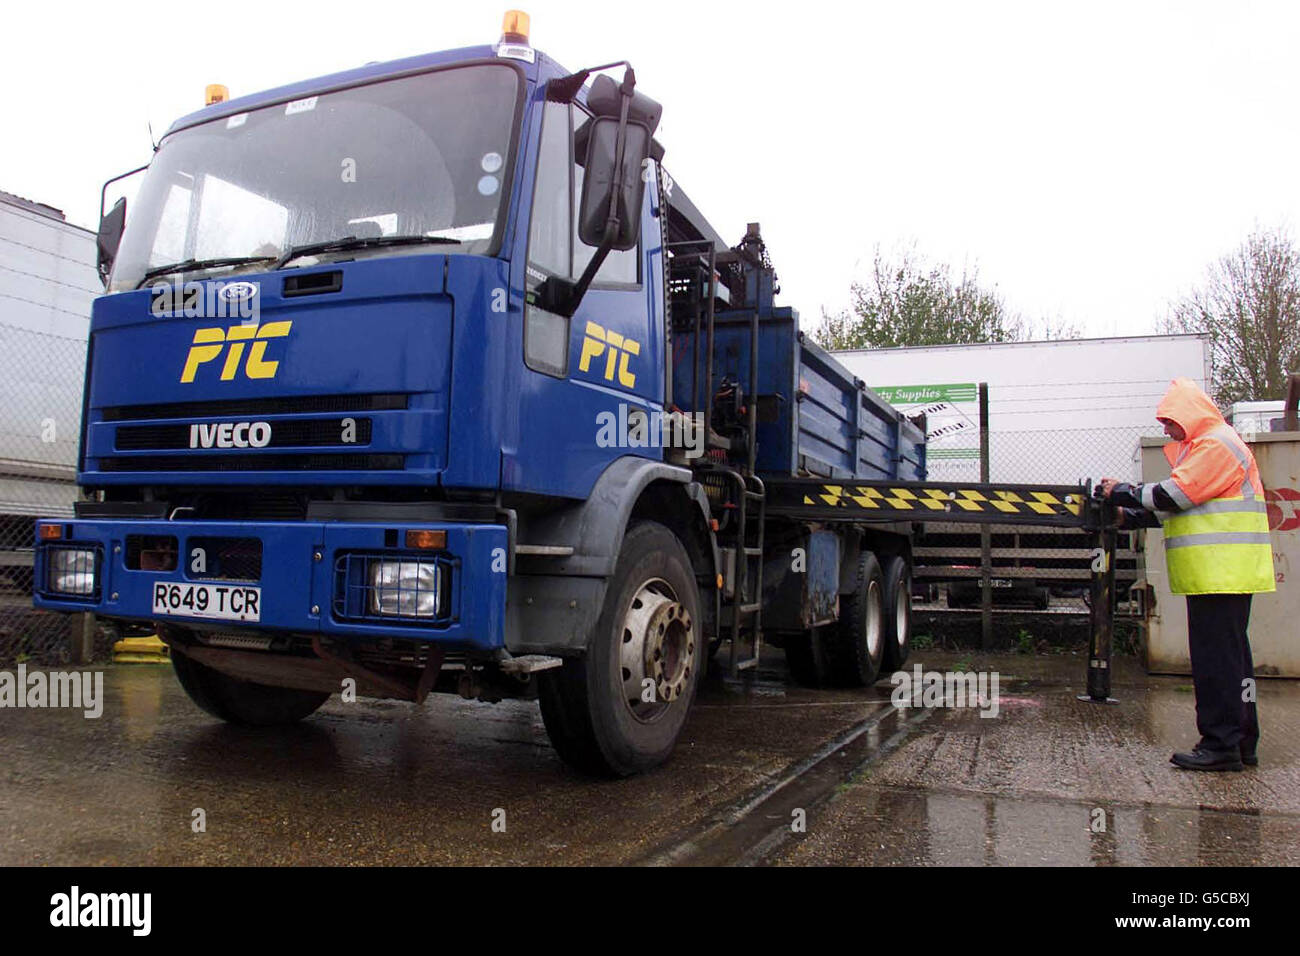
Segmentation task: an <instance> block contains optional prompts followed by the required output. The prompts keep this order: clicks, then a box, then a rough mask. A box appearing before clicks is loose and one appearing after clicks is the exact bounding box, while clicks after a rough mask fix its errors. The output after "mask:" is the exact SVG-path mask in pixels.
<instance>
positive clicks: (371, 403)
mask: <svg viewBox="0 0 1300 956" xmlns="http://www.w3.org/2000/svg"><path fill="white" fill-rule="evenodd" d="M406 407H407V396H406V395H398V394H390V395H302V396H292V397H286V398H244V399H240V398H236V399H226V400H222V401H208V402H169V403H166V404H159V405H117V406H113V407H110V408H105V409H104V410H103V416H104V421H106V422H126V421H142V420H147V419H152V418H212V417H215V416H223V417H233V418H243V417H247V416H256V415H293V414H300V415H305V414H312V413H324V412H383V411H393V410H398V409H403V408H406Z"/></svg>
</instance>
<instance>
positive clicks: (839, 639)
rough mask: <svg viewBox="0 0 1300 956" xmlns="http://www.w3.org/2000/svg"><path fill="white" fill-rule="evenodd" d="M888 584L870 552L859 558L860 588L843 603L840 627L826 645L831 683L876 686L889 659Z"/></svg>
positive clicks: (847, 685)
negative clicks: (886, 591) (886, 592)
mask: <svg viewBox="0 0 1300 956" xmlns="http://www.w3.org/2000/svg"><path fill="white" fill-rule="evenodd" d="M884 607H885V599H884V582H883V579H882V577H881V574H880V562H879V561H877V560H876V556H875V555H874V554H872V553H871V552H869V551H864V552H862V555H861V556H860V557H859V558H858V575H857V587H856V588H854V591H853V593H852V594H850V595H848V596H847V597H846V598H844V599H843V600H841V602H840V621H839V627H838V628H836V629H835V630H834V631H832V632H830V633H828V634H827V639H826V641H825V645H826V652H827V659H828V664H829V669H830V676H831V680H832V681H833V682H834V683H836V684H839V685H841V686H845V687H867V686H870V685H871V684H874V683H875V682H876V678H877V677H878V676H879V674H880V664H881V662H882V661H883V660H884V656H885V621H884Z"/></svg>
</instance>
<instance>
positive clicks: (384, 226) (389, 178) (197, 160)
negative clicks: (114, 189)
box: [109, 64, 519, 292]
mask: <svg viewBox="0 0 1300 956" xmlns="http://www.w3.org/2000/svg"><path fill="white" fill-rule="evenodd" d="M518 95H519V78H518V74H517V73H516V72H515V71H514V70H513V69H512V68H511V67H509V66H506V65H500V66H498V65H495V64H481V65H476V66H468V67H458V68H455V69H446V70H439V71H437V72H432V73H424V74H418V75H415V76H408V77H403V78H401V79H395V80H386V81H383V82H378V83H370V84H367V85H365V86H357V87H352V88H350V89H344V90H338V91H336V92H333V93H322V94H320V95H318V96H312V97H307V98H304V99H300V100H295V101H293V102H290V103H278V104H276V105H274V106H267V107H262V108H260V109H255V110H250V111H248V112H246V113H238V114H235V115H233V116H226V117H222V118H220V119H217V120H212V121H211V122H207V123H202V124H199V125H197V126H192V127H189V128H186V129H183V130H179V131H177V132H176V133H173V134H172V135H170V136H168V137H166V138H165V139H164V140H163V142H162V144H161V145H160V147H159V149H158V152H157V154H156V155H155V156H154V160H153V163H152V164H151V166H150V168H149V172H148V173H147V175H146V176H145V179H144V181H143V182H142V183H141V185H140V191H139V194H138V196H137V198H136V201H135V203H134V206H133V208H132V210H131V215H130V216H129V217H128V222H127V228H126V233H125V234H124V235H123V237H122V243H121V247H120V249H119V251H118V255H117V260H116V262H115V263H114V267H113V277H112V282H111V284H110V286H109V291H110V292H113V291H118V290H123V289H134V288H136V287H137V285H139V284H140V283H141V281H142V280H143V279H144V278H145V276H146V275H147V274H148V273H150V272H155V271H157V270H160V269H162V270H164V271H163V272H162V273H161V274H159V275H158V278H159V279H160V280H165V279H167V278H168V272H171V271H175V272H182V271H185V272H197V271H200V270H203V271H206V272H207V273H208V274H213V275H215V274H218V273H220V274H230V273H233V272H238V271H241V270H242V271H246V270H248V269H267V268H269V267H270V263H274V262H276V260H278V259H279V258H280V257H282V256H284V255H285V254H286V253H287V252H288V251H289V250H291V249H296V248H300V247H304V246H313V245H317V244H328V243H330V242H332V241H333V240H341V239H353V240H355V239H380V238H383V237H386V236H389V237H401V236H405V237H430V238H433V239H441V240H444V241H441V242H437V243H436V245H435V244H434V243H425V242H421V241H419V240H418V238H417V239H416V240H415V241H410V242H391V243H383V242H378V243H358V242H350V243H343V244H341V245H345V246H346V247H347V249H348V251H346V253H345V252H344V251H343V250H342V249H329V250H323V251H320V252H319V253H317V256H318V257H319V258H322V259H324V258H330V257H338V256H341V255H345V254H346V256H347V257H348V258H353V257H360V256H371V255H385V254H386V255H400V254H404V253H405V254H410V253H418V252H428V251H430V249H431V248H436V250H437V251H438V252H446V253H469V254H479V255H482V254H493V253H494V252H495V250H496V248H497V246H498V245H499V241H498V236H499V232H500V228H501V227H500V220H501V219H502V218H503V213H504V205H503V203H502V201H501V196H502V193H503V191H504V189H503V187H504V185H505V178H506V176H507V172H508V170H509V169H510V168H511V166H510V164H511V159H512V146H513V132H514V129H515V125H516V124H515V122H514V120H515V108H516V102H517V98H518ZM312 260H313V257H312V256H302V257H295V258H293V259H292V260H291V262H290V263H289V264H290V265H305V264H310V263H311V262H312ZM214 262H215V263H216V264H215V265H214V264H213V263H214ZM172 264H175V266H176V268H175V269H174V270H170V269H165V267H168V266H171V265H172Z"/></svg>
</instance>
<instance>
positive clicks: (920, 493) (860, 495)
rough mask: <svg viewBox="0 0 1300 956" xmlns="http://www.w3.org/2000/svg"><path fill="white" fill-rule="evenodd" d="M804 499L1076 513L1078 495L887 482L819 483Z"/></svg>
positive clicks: (886, 506)
mask: <svg viewBox="0 0 1300 956" xmlns="http://www.w3.org/2000/svg"><path fill="white" fill-rule="evenodd" d="M803 503H804V504H805V505H811V506H813V507H820V506H822V505H829V506H830V507H832V508H845V509H849V510H862V511H874V512H882V511H893V512H897V513H903V512H912V513H924V512H927V511H947V512H952V513H953V515H954V517H956V516H957V515H958V514H960V513H961V512H968V513H969V512H977V513H980V514H990V515H996V514H1005V515H1061V516H1064V515H1076V516H1077V515H1078V514H1079V510H1080V508H1081V507H1082V503H1081V499H1080V497H1079V496H1078V495H1059V494H1057V493H1056V492H1052V491H1033V490H1020V491H1004V490H998V489H991V488H986V489H984V490H983V491H980V490H978V489H975V488H954V489H943V488H917V489H911V488H892V487H890V486H888V485H881V486H878V487H877V486H875V485H822V486H821V488H820V489H819V490H817V491H811V490H809V491H807V492H805V494H804V496H803Z"/></svg>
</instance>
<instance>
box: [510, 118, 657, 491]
mask: <svg viewBox="0 0 1300 956" xmlns="http://www.w3.org/2000/svg"><path fill="white" fill-rule="evenodd" d="M541 108H542V110H543V116H542V125H541V133H540V138H539V146H538V157H537V173H536V176H535V181H534V186H533V195H532V199H531V205H530V210H531V211H530V219H529V227H528V244H527V267H526V278H525V287H526V289H527V290H528V292H530V293H531V292H533V291H535V290H536V289H537V287H538V286H540V285H541V283H542V282H543V281H544V280H545V279H546V278H547V277H548V276H558V277H560V278H564V279H570V280H576V279H577V278H578V277H579V276H581V275H582V273H583V270H584V269H585V268H586V267H587V264H588V263H589V262H590V260H591V257H592V256H593V255H594V253H595V249H594V248H593V247H591V246H588V245H586V244H585V243H583V242H582V240H581V239H580V238H578V235H577V228H576V222H577V207H578V201H579V197H580V196H581V194H582V177H583V168H582V165H581V163H580V162H579V161H578V160H579V159H581V158H582V157H577V156H575V150H574V142H575V133H576V134H577V138H578V141H579V142H581V141H582V136H581V133H582V126H583V124H584V123H586V122H588V121H589V120H590V116H589V114H587V113H586V111H585V110H584V109H582V108H581V107H580V106H577V105H574V104H564V103H543V104H541ZM648 185H649V186H653V183H650V184H648ZM652 193H653V189H652V188H647V190H646V199H645V200H644V201H643V203H642V229H641V234H642V236H643V239H642V241H641V243H639V244H638V246H637V248H635V249H630V250H627V251H625V252H617V251H612V252H610V254H609V255H608V256H607V257H606V259H605V261H604V263H603V264H602V266H601V269H600V271H599V272H598V273H597V275H596V278H595V281H594V282H593V283H592V285H591V287H590V288H589V289H588V290H587V294H586V295H585V296H584V297H583V300H582V302H581V304H580V305H579V306H578V308H577V310H576V312H575V313H574V315H573V316H572V317H569V318H566V317H564V316H561V315H557V314H555V313H552V312H548V311H546V310H544V309H541V308H539V307H538V306H536V305H535V304H531V303H527V302H526V303H525V305H524V320H523V365H524V368H523V372H522V378H521V383H520V407H519V431H518V442H517V445H516V448H515V451H514V454H509V453H508V454H507V455H506V456H505V467H504V471H503V475H502V485H503V488H505V489H509V490H518V491H529V492H535V493H542V494H554V495H563V496H567V497H583V496H585V495H586V494H587V492H588V491H590V489H591V486H592V485H593V484H594V483H595V481H596V478H598V477H599V475H600V473H601V472H602V471H604V469H605V468H606V467H607V466H608V465H609V463H610V462H612V461H614V460H615V459H616V458H620V457H622V456H624V455H637V456H640V457H648V458H654V459H660V458H662V457H663V453H662V436H661V430H660V429H659V428H658V427H657V425H658V422H659V415H660V414H661V412H662V408H663V406H662V402H663V355H662V349H663V332H662V321H661V320H659V319H658V318H657V315H658V308H657V307H655V302H656V293H657V292H658V283H656V282H654V281H652V276H653V272H654V269H653V268H652V263H653V262H657V261H658V256H659V255H660V254H661V250H660V249H659V248H658V245H659V243H658V241H657V240H656V241H654V242H652V243H647V241H646V240H645V239H644V237H645V236H647V235H651V234H653V235H658V226H657V223H654V228H652V229H648V228H647V225H646V224H647V223H650V222H653V221H652V220H651V215H652V212H651V209H652V205H654V204H652V201H651V195H652ZM647 245H650V246H652V248H651V249H650V250H649V254H648V253H647V248H646V247H647ZM638 416H644V417H643V418H642V419H641V420H640V421H638Z"/></svg>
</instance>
